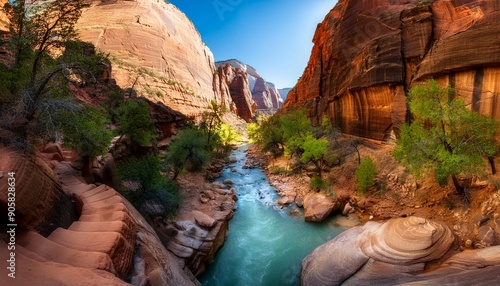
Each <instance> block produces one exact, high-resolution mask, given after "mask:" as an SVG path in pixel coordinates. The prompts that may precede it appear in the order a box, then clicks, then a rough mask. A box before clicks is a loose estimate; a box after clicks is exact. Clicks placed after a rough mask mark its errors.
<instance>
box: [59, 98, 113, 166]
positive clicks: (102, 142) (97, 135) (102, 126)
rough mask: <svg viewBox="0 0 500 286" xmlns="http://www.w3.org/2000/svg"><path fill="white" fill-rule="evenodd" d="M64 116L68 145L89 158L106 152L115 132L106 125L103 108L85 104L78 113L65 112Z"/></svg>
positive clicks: (64, 128) (64, 130) (65, 140)
mask: <svg viewBox="0 0 500 286" xmlns="http://www.w3.org/2000/svg"><path fill="white" fill-rule="evenodd" d="M62 118H64V121H63V119H60V122H64V124H61V125H62V129H63V132H64V138H63V139H64V144H65V145H66V146H68V147H70V148H75V149H76V150H77V152H78V154H80V155H81V156H84V157H89V158H93V157H96V156H98V155H102V154H104V153H106V151H107V148H108V146H109V143H110V142H111V139H112V138H113V133H112V132H111V130H109V129H108V128H107V127H106V123H107V119H106V116H105V115H104V114H103V112H102V111H101V110H99V109H97V108H95V107H92V106H85V107H84V108H83V109H82V110H81V111H80V112H78V113H76V114H73V113H69V112H68V113H65V115H63V116H62Z"/></svg>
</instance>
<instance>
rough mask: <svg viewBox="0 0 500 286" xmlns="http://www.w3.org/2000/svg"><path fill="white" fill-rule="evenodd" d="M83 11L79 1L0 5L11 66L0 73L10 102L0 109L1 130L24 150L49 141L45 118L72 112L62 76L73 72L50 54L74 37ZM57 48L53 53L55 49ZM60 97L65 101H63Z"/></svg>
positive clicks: (49, 124) (50, 124)
mask: <svg viewBox="0 0 500 286" xmlns="http://www.w3.org/2000/svg"><path fill="white" fill-rule="evenodd" d="M84 6H85V4H84V1H83V0H69V1H63V0H54V1H45V2H36V3H33V4H29V5H28V4H25V1H16V0H14V1H10V2H9V3H7V4H6V5H5V6H4V11H5V12H6V14H7V16H8V18H9V23H10V31H11V37H10V42H9V46H8V48H9V50H10V51H11V52H12V54H13V56H14V61H13V62H12V64H11V65H10V66H8V69H7V71H4V73H5V75H6V76H5V77H3V76H2V78H1V79H0V81H2V84H1V85H2V86H6V87H8V89H9V93H10V95H11V96H10V97H9V98H8V99H7V100H5V99H4V103H6V104H5V105H3V106H2V107H1V108H2V110H1V113H2V114H1V117H2V118H1V121H2V123H3V124H2V126H1V127H2V128H3V129H6V130H9V131H10V132H11V136H12V137H16V138H17V139H16V140H17V141H19V142H24V143H23V144H24V145H25V146H26V148H29V146H30V143H33V141H34V140H37V139H39V138H40V137H42V138H43V137H45V138H49V137H51V136H54V134H55V132H56V131H57V130H55V129H50V128H49V127H54V126H57V124H55V123H54V122H43V121H44V120H45V119H52V118H54V117H53V116H50V115H51V114H55V113H57V111H58V110H64V109H65V110H70V111H74V110H75V109H77V107H76V106H75V104H74V102H73V101H71V100H67V97H68V95H70V92H69V89H68V88H67V86H66V79H67V75H68V74H70V73H71V71H74V70H78V69H79V67H78V66H77V65H76V64H75V63H69V62H62V61H58V60H55V59H54V58H53V57H52V55H53V54H56V53H55V52H56V50H57V51H59V52H60V51H61V50H60V49H61V48H62V47H64V44H65V43H66V42H67V41H68V40H70V39H72V38H73V37H74V36H75V30H74V25H75V23H76V21H77V20H78V18H79V17H80V15H81V10H82V8H83V7H84ZM58 49H59V50H58ZM65 97H66V98H65Z"/></svg>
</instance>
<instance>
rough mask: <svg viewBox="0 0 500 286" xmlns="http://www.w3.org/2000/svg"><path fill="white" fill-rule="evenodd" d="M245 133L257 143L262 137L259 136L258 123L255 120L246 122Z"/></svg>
mask: <svg viewBox="0 0 500 286" xmlns="http://www.w3.org/2000/svg"><path fill="white" fill-rule="evenodd" d="M247 134H248V137H249V138H250V140H251V141H252V142H253V143H258V142H261V141H262V138H260V135H261V134H260V132H259V124H257V123H255V122H251V123H248V124H247Z"/></svg>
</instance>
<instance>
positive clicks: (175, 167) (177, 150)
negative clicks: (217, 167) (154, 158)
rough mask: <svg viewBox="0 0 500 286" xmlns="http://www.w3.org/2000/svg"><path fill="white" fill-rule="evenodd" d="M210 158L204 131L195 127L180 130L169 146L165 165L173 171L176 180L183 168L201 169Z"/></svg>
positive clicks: (189, 169)
mask: <svg viewBox="0 0 500 286" xmlns="http://www.w3.org/2000/svg"><path fill="white" fill-rule="evenodd" d="M209 159H210V156H209V153H208V151H207V143H206V141H205V138H204V136H203V132H202V131H200V130H199V129H197V128H194V127H193V128H188V129H183V130H181V131H179V133H178V134H177V137H176V138H175V140H174V141H173V142H172V144H170V146H169V150H168V153H167V155H166V157H165V165H166V166H167V167H169V168H170V170H171V171H172V172H173V177H172V179H173V180H175V179H177V176H178V175H179V174H180V172H181V171H182V170H183V169H187V170H188V171H199V170H201V169H202V167H203V166H204V165H205V164H206V163H208V161H209Z"/></svg>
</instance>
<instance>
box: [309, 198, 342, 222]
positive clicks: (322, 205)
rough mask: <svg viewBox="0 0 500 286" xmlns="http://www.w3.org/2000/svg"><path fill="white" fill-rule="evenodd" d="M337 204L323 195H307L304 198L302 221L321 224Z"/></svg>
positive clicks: (336, 207)
mask: <svg viewBox="0 0 500 286" xmlns="http://www.w3.org/2000/svg"><path fill="white" fill-rule="evenodd" d="M338 208H339V203H337V202H336V201H333V200H332V198H330V197H329V196H328V195H326V194H323V193H308V194H307V195H306V196H305V198H304V219H305V220H306V221H311V222H321V221H323V220H324V219H325V218H327V217H328V216H329V215H330V214H331V213H332V212H333V211H334V210H336V209H338Z"/></svg>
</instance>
